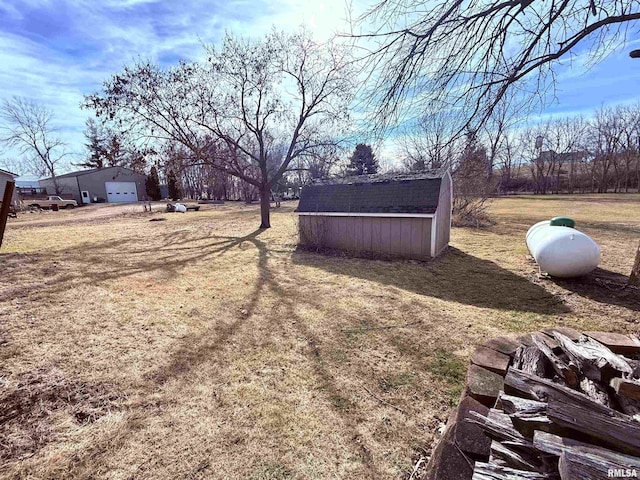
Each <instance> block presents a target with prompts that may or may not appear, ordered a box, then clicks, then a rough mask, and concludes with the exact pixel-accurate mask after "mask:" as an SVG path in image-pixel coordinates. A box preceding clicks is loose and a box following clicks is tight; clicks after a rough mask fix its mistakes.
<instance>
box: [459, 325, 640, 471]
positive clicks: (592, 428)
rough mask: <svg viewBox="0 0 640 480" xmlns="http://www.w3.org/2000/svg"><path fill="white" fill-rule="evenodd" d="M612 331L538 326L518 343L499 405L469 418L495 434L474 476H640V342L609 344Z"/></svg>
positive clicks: (499, 398)
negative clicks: (572, 330)
mask: <svg viewBox="0 0 640 480" xmlns="http://www.w3.org/2000/svg"><path fill="white" fill-rule="evenodd" d="M607 335H608V334H606V333H604V334H593V335H591V334H590V335H579V336H575V337H574V338H570V337H569V336H567V335H565V334H563V333H561V332H560V331H552V332H549V334H543V333H533V334H531V335H530V336H529V337H528V341H527V344H523V345H522V346H520V347H518V349H517V350H516V352H515V355H514V356H513V359H512V361H511V365H510V367H509V369H508V370H507V373H506V375H505V377H504V390H503V391H502V392H500V395H499V396H498V399H497V401H496V404H495V406H494V408H491V409H490V410H489V411H488V414H482V413H478V412H471V414H470V417H469V418H467V420H466V421H467V422H472V423H474V424H477V425H478V426H479V427H480V428H481V429H482V430H483V431H484V433H485V434H486V435H488V436H489V437H490V438H491V447H490V455H489V460H488V461H476V462H475V465H474V469H473V477H472V478H473V479H475V480H488V479H492V480H495V479H513V480H515V479H551V478H561V479H563V480H564V479H572V480H573V479H603V478H637V477H640V341H638V339H637V338H634V337H633V336H630V337H627V338H628V339H629V342H627V344H626V345H625V344H619V345H613V346H612V345H611V344H609V347H611V348H609V347H607V346H606V345H605V344H606V343H608V342H607V341H606V340H607ZM599 336H600V337H599ZM598 338H600V340H601V341H598Z"/></svg>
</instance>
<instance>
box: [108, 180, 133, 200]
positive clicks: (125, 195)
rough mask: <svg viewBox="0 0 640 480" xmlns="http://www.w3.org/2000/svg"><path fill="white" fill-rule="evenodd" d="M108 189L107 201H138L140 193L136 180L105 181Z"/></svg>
mask: <svg viewBox="0 0 640 480" xmlns="http://www.w3.org/2000/svg"><path fill="white" fill-rule="evenodd" d="M104 186H105V187H106V189H107V202H137V201H138V193H137V190H136V184H135V182H104Z"/></svg>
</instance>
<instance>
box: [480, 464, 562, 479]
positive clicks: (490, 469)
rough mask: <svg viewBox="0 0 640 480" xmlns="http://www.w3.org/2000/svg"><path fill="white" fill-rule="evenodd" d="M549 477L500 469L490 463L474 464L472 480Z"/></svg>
mask: <svg viewBox="0 0 640 480" xmlns="http://www.w3.org/2000/svg"><path fill="white" fill-rule="evenodd" d="M551 478H553V477H552V476H550V475H546V474H544V473H537V472H527V471H526V470H516V469H514V468H509V467H502V466H499V465H493V464H491V463H481V462H476V464H475V467H474V470H473V477H472V480H547V479H551Z"/></svg>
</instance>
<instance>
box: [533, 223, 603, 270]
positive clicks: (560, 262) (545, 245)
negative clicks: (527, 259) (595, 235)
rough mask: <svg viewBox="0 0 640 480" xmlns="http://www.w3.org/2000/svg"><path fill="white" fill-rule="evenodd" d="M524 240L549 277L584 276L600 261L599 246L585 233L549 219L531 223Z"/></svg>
mask: <svg viewBox="0 0 640 480" xmlns="http://www.w3.org/2000/svg"><path fill="white" fill-rule="evenodd" d="M526 241H527V247H528V248H529V252H531V255H532V256H533V258H534V259H535V260H536V262H537V263H538V266H539V267H540V269H541V270H542V271H544V272H547V273H548V274H549V275H551V276H553V277H561V278H568V277H579V276H581V275H586V274H587V273H589V272H591V271H592V270H593V269H595V268H596V267H597V266H598V263H600V247H599V246H598V244H597V243H596V242H594V241H593V240H592V239H591V237H590V236H589V235H587V234H585V233H582V232H580V231H578V230H576V229H575V228H571V227H563V226H556V225H550V221H549V220H545V221H543V222H538V223H536V224H535V225H534V226H532V227H531V228H530V229H529V231H528V232H527V236H526Z"/></svg>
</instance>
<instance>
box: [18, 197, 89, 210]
mask: <svg viewBox="0 0 640 480" xmlns="http://www.w3.org/2000/svg"><path fill="white" fill-rule="evenodd" d="M53 205H57V206H58V208H75V207H77V206H78V202H76V201H75V200H64V199H62V198H60V197H58V196H57V195H49V196H48V197H47V198H46V199H38V200H33V201H32V202H31V203H30V204H29V206H30V207H39V208H51V207H52V206H53Z"/></svg>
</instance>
